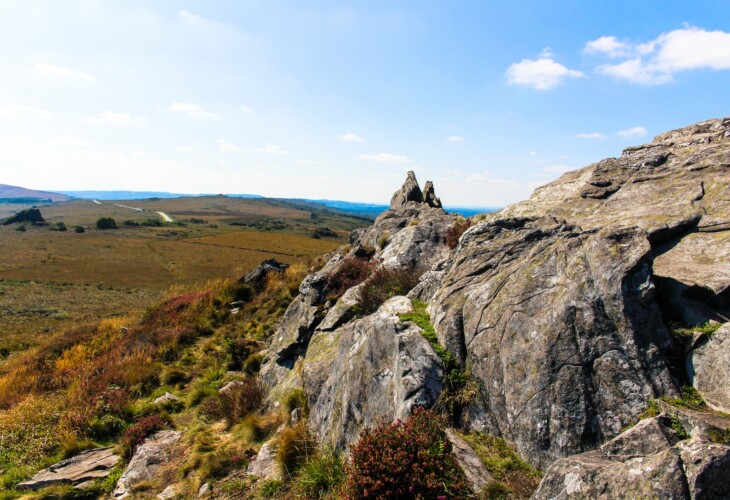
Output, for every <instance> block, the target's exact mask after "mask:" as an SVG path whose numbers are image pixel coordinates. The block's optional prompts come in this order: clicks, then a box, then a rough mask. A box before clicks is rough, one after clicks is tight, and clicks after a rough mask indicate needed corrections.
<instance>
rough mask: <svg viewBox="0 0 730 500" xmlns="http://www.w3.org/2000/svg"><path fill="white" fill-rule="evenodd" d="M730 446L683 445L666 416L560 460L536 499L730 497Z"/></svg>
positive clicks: (701, 442)
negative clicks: (729, 484) (587, 450)
mask: <svg viewBox="0 0 730 500" xmlns="http://www.w3.org/2000/svg"><path fill="white" fill-rule="evenodd" d="M728 477H730V447H728V446H724V445H718V444H713V443H710V442H707V441H705V440H703V439H701V438H696V437H693V438H692V439H691V440H685V441H680V440H679V436H678V435H677V434H676V433H675V432H674V430H673V429H672V428H671V421H670V420H669V418H668V417H667V416H666V415H664V414H662V415H660V416H658V417H655V418H652V419H648V420H645V421H643V422H641V423H639V424H638V425H637V426H636V427H634V428H632V429H630V430H629V431H627V432H625V433H623V434H621V435H619V436H618V437H616V438H614V439H613V440H612V441H609V442H608V443H606V444H605V445H603V446H602V447H601V449H600V450H596V451H591V452H588V453H583V454H580V455H574V456H571V457H567V458H562V459H560V460H558V461H556V462H555V463H554V464H553V465H552V466H551V467H550V468H549V469H548V470H547V472H546V473H545V477H544V478H543V480H542V481H541V482H540V486H539V487H538V489H537V491H536V492H535V493H534V495H533V497H532V498H536V499H538V498H539V499H543V498H550V499H561V498H675V499H680V498H687V499H690V498H692V499H702V498H727V497H728V495H730V490H729V489H728V483H727V478H728Z"/></svg>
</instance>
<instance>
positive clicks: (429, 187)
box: [423, 181, 442, 208]
mask: <svg viewBox="0 0 730 500" xmlns="http://www.w3.org/2000/svg"><path fill="white" fill-rule="evenodd" d="M423 202H424V203H426V204H427V205H428V206H429V207H433V208H442V206H441V200H440V199H439V198H438V196H436V192H435V191H434V189H433V182H431V181H426V185H425V186H423Z"/></svg>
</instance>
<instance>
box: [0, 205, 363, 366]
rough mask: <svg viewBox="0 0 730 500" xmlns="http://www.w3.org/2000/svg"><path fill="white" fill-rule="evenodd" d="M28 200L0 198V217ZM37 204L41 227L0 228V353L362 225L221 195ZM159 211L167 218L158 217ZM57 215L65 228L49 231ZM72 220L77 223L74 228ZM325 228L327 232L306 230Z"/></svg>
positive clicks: (296, 258)
mask: <svg viewBox="0 0 730 500" xmlns="http://www.w3.org/2000/svg"><path fill="white" fill-rule="evenodd" d="M29 207H30V205H0V218H5V217H8V216H10V215H12V214H13V213H15V212H16V211H18V210H21V209H25V208H29ZM130 207H131V208H130ZM39 208H40V210H41V213H42V214H43V217H44V218H45V220H46V221H47V223H48V225H46V226H38V227H36V226H31V225H26V230H25V231H17V230H16V229H17V225H9V226H0V255H2V259H0V353H5V354H7V352H8V351H17V350H22V349H24V348H26V347H28V346H31V345H35V344H37V343H38V342H39V341H40V340H42V338H43V337H44V336H45V335H47V334H49V333H52V332H55V331H59V330H62V329H63V328H64V327H66V326H70V325H72V324H76V323H78V322H83V321H87V320H93V319H99V318H106V317H112V316H119V315H124V314H126V313H128V312H135V311H139V310H142V309H144V308H145V307H147V306H149V305H150V304H151V303H153V302H154V301H155V299H157V298H159V297H160V296H161V295H162V294H163V293H164V292H165V291H166V290H168V289H169V288H170V287H171V286H176V285H181V286H184V287H190V286H194V285H196V284H198V285H200V284H202V283H205V282H206V281H208V280H211V279H217V278H229V277H239V276H241V275H243V274H245V273H246V272H247V271H248V270H250V269H251V268H253V267H254V266H256V265H258V264H259V263H261V261H263V260H265V259H269V258H276V259H277V260H279V261H281V262H286V263H288V264H293V263H295V262H307V261H310V260H312V259H314V258H316V257H319V256H320V255H322V254H324V253H327V252H329V251H332V250H333V249H335V248H337V247H338V246H339V245H341V244H343V243H344V242H345V241H346V237H347V235H348V234H349V231H350V230H351V229H353V228H355V227H357V226H361V225H364V224H366V222H365V221H363V220H361V219H358V218H353V217H348V216H343V215H340V214H336V213H332V212H327V211H325V210H319V209H316V208H313V207H297V206H294V205H291V204H287V203H285V202H278V201H273V200H259V199H256V200H251V199H241V198H227V197H225V196H213V197H196V198H179V199H162V200H154V199H153V200H129V201H123V200H122V201H113V202H107V201H104V202H101V204H98V203H95V202H93V201H88V200H76V201H71V202H63V203H55V204H51V205H46V206H44V205H41V206H39ZM135 209H142V210H135ZM157 212H163V213H165V214H167V215H169V216H170V217H172V219H173V220H174V221H175V222H173V223H162V222H161V221H162V219H161V216H160V215H159V214H157ZM312 214H315V215H312ZM100 217H111V218H114V219H115V220H116V222H117V224H118V226H119V229H111V230H99V229H96V221H97V219H99V218H100ZM125 221H133V223H136V224H140V225H137V226H134V225H130V224H129V223H128V224H124V222H125ZM59 222H63V223H64V224H65V225H66V226H67V227H68V230H67V231H54V230H52V228H53V227H54V226H55V225H56V224H57V223H59ZM152 224H159V225H158V226H155V225H152ZM77 225H79V226H82V227H84V229H85V231H84V232H83V233H77V232H75V231H74V227H75V226H77ZM324 227H326V228H328V229H329V230H330V232H329V233H328V234H329V237H322V238H314V237H312V235H313V233H314V231H315V230H317V229H318V228H324ZM2 358H3V356H0V362H2V361H1V360H2Z"/></svg>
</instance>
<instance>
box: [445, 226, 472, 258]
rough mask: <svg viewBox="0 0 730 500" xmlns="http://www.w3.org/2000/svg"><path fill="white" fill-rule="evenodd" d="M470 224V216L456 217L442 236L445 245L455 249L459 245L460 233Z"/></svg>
mask: <svg viewBox="0 0 730 500" xmlns="http://www.w3.org/2000/svg"><path fill="white" fill-rule="evenodd" d="M471 226H472V220H471V218H469V219H464V218H459V219H457V220H456V222H454V225H453V226H451V227H450V228H449V229H448V230H447V231H446V235H445V236H444V243H446V245H448V247H449V248H450V249H452V250H453V249H455V248H456V247H457V246H458V245H459V238H461V235H462V234H464V232H465V231H466V230H467V229H469V228H470V227H471Z"/></svg>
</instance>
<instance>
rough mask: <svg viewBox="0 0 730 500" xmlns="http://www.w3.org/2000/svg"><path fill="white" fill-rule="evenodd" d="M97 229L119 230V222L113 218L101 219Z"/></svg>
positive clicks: (97, 222) (98, 221) (97, 223)
mask: <svg viewBox="0 0 730 500" xmlns="http://www.w3.org/2000/svg"><path fill="white" fill-rule="evenodd" d="M96 229H103V230H105V229H117V221H115V220H114V219H112V218H111V217H99V219H98V220H97V221H96Z"/></svg>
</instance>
